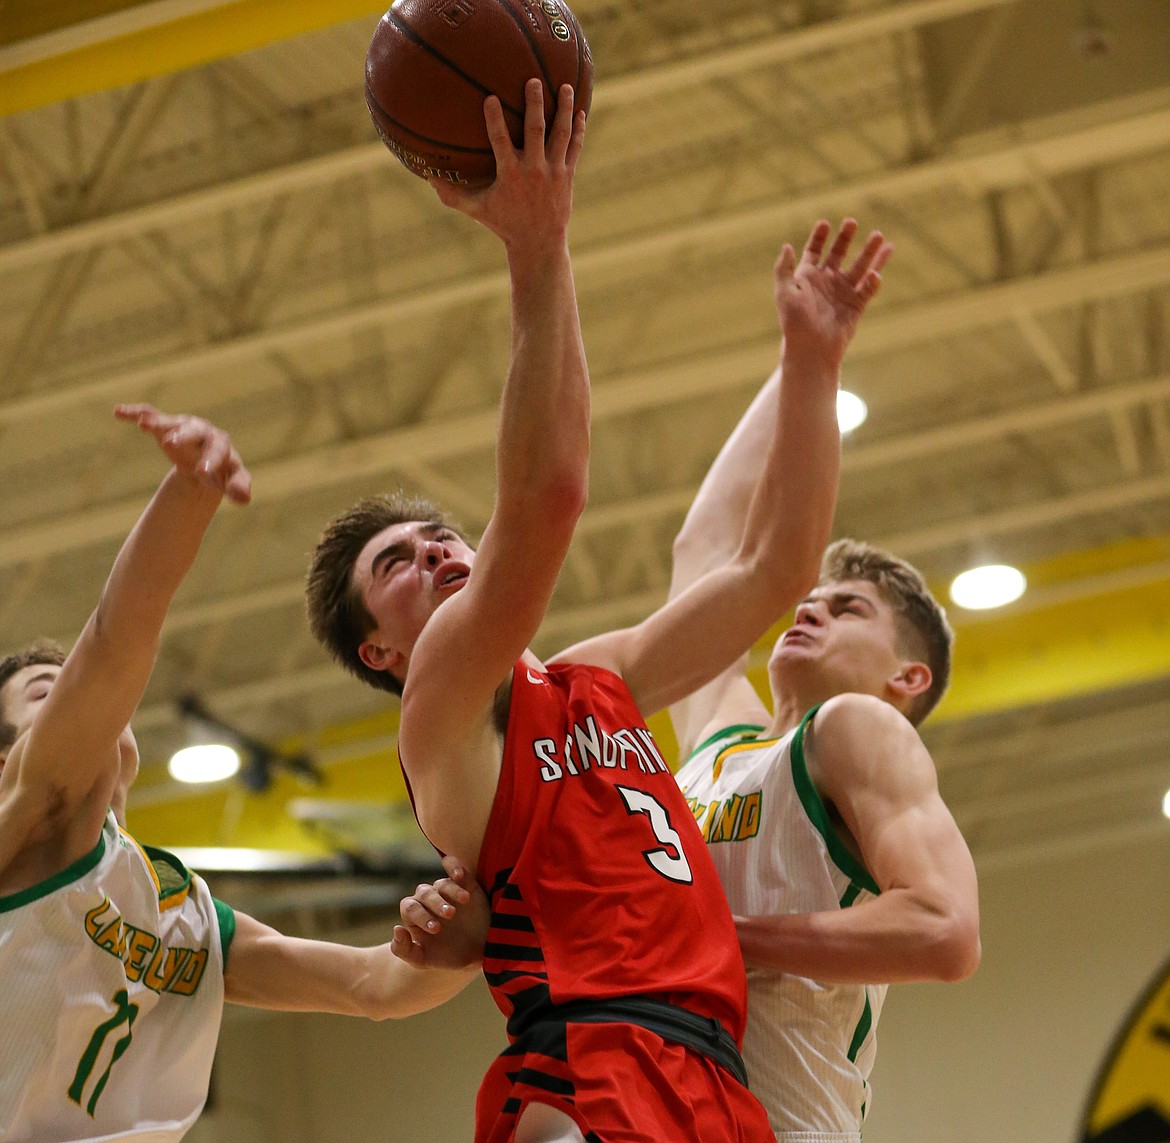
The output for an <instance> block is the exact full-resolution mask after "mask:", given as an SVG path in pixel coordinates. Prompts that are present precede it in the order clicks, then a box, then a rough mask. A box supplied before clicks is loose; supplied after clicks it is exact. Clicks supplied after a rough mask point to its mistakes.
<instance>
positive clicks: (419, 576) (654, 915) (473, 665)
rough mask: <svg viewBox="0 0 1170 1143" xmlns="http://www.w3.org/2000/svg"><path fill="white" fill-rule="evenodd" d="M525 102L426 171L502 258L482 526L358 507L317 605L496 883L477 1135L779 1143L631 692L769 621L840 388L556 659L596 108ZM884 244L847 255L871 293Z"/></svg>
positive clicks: (703, 889) (313, 611) (642, 697)
mask: <svg viewBox="0 0 1170 1143" xmlns="http://www.w3.org/2000/svg"><path fill="white" fill-rule="evenodd" d="M526 96H527V112H526V121H525V141H524V146H523V149H522V150H521V151H519V152H517V151H516V150H514V148H513V147H512V144H511V142H510V140H509V138H508V135H507V130H506V126H505V123H504V119H503V115H502V112H501V110H500V108H499V105H498V103H497V102H496V101H495V100H494V99H489V100H488V101H487V104H486V105H485V114H486V119H487V123H488V131H489V136H490V138H491V140H492V146H493V150H494V152H495V156H496V163H497V177H496V181H495V182H494V183H493V184H492V185H491V186H490V187H488V188H486V189H484V190H480V191H470V192H469V191H467V190H462V189H459V188H455V187H452V186H449V185H436V189H437V190H438V192H439V195H440V198H441V199H442V200H443V202H444V203H446V204H447V205H449V206H452V207H454V208H456V209H459V210H461V211H463V212H464V213H466V214H468V215H469V216H470V217H472V218H474V219H476V220H477V221H479V222H481V223H482V224H483V225H485V226H487V227H488V228H489V229H490V230H492V231H493V232H494V233H495V234H497V235H498V236H499V237H500V238H501V240H502V241H503V242H504V246H505V250H506V252H507V258H508V266H509V271H510V276H511V286H512V327H513V338H512V361H511V366H510V369H509V373H508V377H507V381H506V384H505V388H504V394H503V398H502V404H501V413H500V425H499V443H498V449H497V489H496V506H495V510H494V512H493V515H492V518H491V520H490V521H489V523H488V526H487V528H486V530H485V532H484V536H483V540H482V543H481V545H480V547H479V550H478V551H473V550H472V549H471V548H470V547H469V546H468V545H467V543H466V542H465V541H464V540H463V539H462V538H461V537H460V535H459V534H458V532H456V531H455V530H453V529H452V528H451V527H450V526H448V524H447V521H446V520H445V518H444V517H443V515H442V514H441V513H440V512H439V511H438V510H437V509H435V508H434V506H432V505H428V504H426V503H425V502H419V501H407V500H404V499H403V498H401V497H398V498H394V497H382V498H375V499H371V500H366V501H363V502H361V503H360V504H359V505H357V506H356V507H355V508H353V509H352V510H351V511H350V512H348V513H346V514H344V515H343V516H341V517H340V518H339V519H337V520H335V521H334V522H333V523H332V524H331V525H330V526H329V527H328V528H327V530H326V532H325V534H324V536H323V537H322V540H321V542H320V544H319V545H318V548H317V550H316V552H315V554H314V558H313V561H312V567H311V570H310V574H309V583H308V597H309V598H308V602H309V613H310V618H311V620H312V623H313V628H314V631H315V633H316V634H317V636H318V638H319V639H320V640H321V641H322V642H323V643H324V644H325V645H326V646H327V647H328V648H329V650H330V651H331V652H332V653H333V654H334V656H335V657H336V658H337V659H338V660H339V661H340V662H341V663H342V664H343V665H344V666H346V667H347V669H349V670H351V671H352V672H353V673H354V674H356V675H358V676H359V677H360V678H362V679H363V680H365V681H366V682H368V683H371V684H372V685H374V686H378V687H380V688H382V689H384V690H388V691H392V692H397V693H399V694H401V696H402V717H401V724H400V730H399V754H400V758H401V762H402V766H403V769H404V772H405V774H406V776H407V778H408V781H409V784H410V788H411V791H412V797H413V801H414V806H415V812H416V815H417V817H418V820H419V824H420V825H421V827H422V829H423V831H424V832H425V833H426V835H427V836H428V837H429V838H430V840H431V841H432V842H433V843H434V845H435V846H436V847H437V848H438V849H440V850H442V851H445V852H448V853H451V854H454V855H455V856H456V857H458V858H459V859H460V860H461V861H463V862H465V863H467V864H468V867H469V868H472V869H475V870H477V873H478V877H479V880H480V882H481V884H482V885H483V886H484V887H485V889H486V890H487V891H488V893H489V898H490V902H491V907H492V921H491V928H490V930H489V933H488V939H487V943H486V945H485V949H484V972H485V975H486V977H487V980H488V983H489V985H490V986H491V988H492V990H493V994H494V996H495V999H496V1002H497V1004H498V1005H499V1007H500V1008H501V1010H502V1011H503V1012H504V1014H505V1015H506V1016H507V1017H508V1033H509V1041H510V1046H509V1047H508V1049H506V1050H505V1052H504V1053H503V1054H502V1055H501V1056H500V1057H499V1059H498V1060H497V1061H496V1063H495V1064H494V1065H493V1067H492V1068H491V1070H490V1071H489V1073H488V1075H487V1077H486V1078H485V1080H484V1082H483V1084H482V1086H481V1088H480V1093H479V1098H478V1103H477V1116H476V1119H477V1127H476V1135H475V1138H476V1141H477V1143H505V1141H510V1140H516V1141H517V1143H561V1141H564V1143H570V1141H576V1143H581V1141H583V1140H605V1141H606V1143H635V1141H642V1143H649V1141H652V1140H653V1141H658V1143H677V1141H678V1140H686V1139H692V1140H699V1139H702V1140H720V1141H725V1140H727V1141H732V1140H742V1141H758V1143H764V1141H767V1140H771V1138H772V1136H771V1133H770V1130H769V1128H768V1123H767V1117H766V1115H765V1114H764V1113H763V1110H762V1108H761V1107H760V1105H759V1104H758V1103H757V1102H756V1100H755V1099H754V1097H753V1096H751V1095H750V1094H749V1093H748V1091H747V1089H746V1087H745V1086H744V1075H743V1071H742V1064H741V1061H740V1058H739V1053H738V1043H739V1041H740V1039H741V1037H742V1033H743V1025H744V1018H745V1017H744V1010H745V994H746V985H745V978H744V971H743V965H742V961H741V958H740V954H739V950H738V945H737V941H736V936H735V930H734V926H733V924H732V921H731V917H730V914H729V912H728V909H727V906H726V903H725V900H724V897H723V893H722V890H721V888H720V885H719V881H718V878H717V876H716V874H715V870H714V868H713V866H712V863H711V861H710V858H709V857H708V855H707V853H706V850H705V846H704V844H703V841H702V838H701V836H700V834H699V833H698V829H697V827H696V825H695V822H694V819H693V817H692V815H691V813H690V811H689V809H688V807H687V805H686V803H685V802H684V801H683V799H682V797H681V794H680V791H679V789H678V787H677V785H676V784H675V782H674V779H673V777H672V775H671V773H670V771H669V769H668V768H667V766H666V765H665V763H664V762H663V761H662V759H661V757H660V756H659V754H658V752H657V750H656V748H655V747H654V744H653V740H652V739H651V737H650V735H649V733H648V731H647V730H646V728H645V724H644V722H643V720H642V716H641V714H640V713H639V708H640V709H642V710H646V711H653V710H657V709H660V708H661V707H663V706H665V705H668V704H669V703H671V702H673V701H675V700H676V699H677V698H681V697H682V696H684V695H686V694H688V693H689V692H691V691H692V690H694V689H695V688H696V687H697V686H699V685H701V684H702V683H704V682H706V681H707V680H708V679H710V678H712V677H713V676H714V675H715V674H717V673H718V672H719V671H720V670H722V669H724V668H725V667H726V666H728V665H729V664H730V663H731V662H733V661H734V660H735V659H736V658H737V657H738V656H739V654H740V653H742V652H743V651H744V650H745V649H746V648H748V647H749V646H751V645H752V644H753V643H754V642H755V640H756V639H757V638H758V637H759V636H760V635H761V634H762V633H763V631H764V630H765V628H766V627H767V620H761V618H760V617H761V616H762V615H766V616H767V617H769V618H770V617H771V616H773V615H775V614H778V613H780V612H782V611H783V610H784V607H785V606H786V605H787V604H789V603H791V602H793V601H795V599H797V598H798V597H799V596H800V594H802V593H803V591H805V590H806V589H807V588H808V587H809V586H811V584H812V583H813V582H814V580H815V577H816V572H817V566H818V559H819V555H820V551H821V549H822V548H823V546H824V543H825V541H826V540H827V537H828V529H829V522H830V519H831V515H832V509H833V504H834V500H835V495H836V483H837V471H838V463H839V438H838V432H837V426H836V417H835V399H836V388H835V383H834V384H833V385H832V386H814V387H812V388H810V389H808V390H805V389H802V388H801V387H799V386H796V385H793V386H792V387H791V389H788V390H786V395H785V401H784V403H783V405H782V408H781V409H780V411H779V417H780V418H781V420H782V422H783V425H782V428H781V429H779V430H778V432H777V439H778V441H779V442H780V443H779V445H778V447H783V448H784V449H785V451H786V452H787V454H788V458H789V462H790V463H792V464H793V466H794V468H796V469H797V473H798V474H797V475H796V476H794V478H793V479H792V480H791V481H789V482H786V484H785V487H783V488H777V489H773V488H765V487H764V486H761V495H760V497H759V500H758V503H755V504H753V506H752V510H751V514H750V517H749V526H748V527H747V529H746V531H745V537H746V538H745V540H744V543H743V545H742V546H741V548H740V549H739V551H738V552H737V553H736V554H735V556H734V557H733V558H732V559H731V560H730V561H728V563H727V564H726V565H725V566H723V567H721V568H719V569H717V570H715V571H712V572H711V573H710V574H709V575H707V576H704V577H703V578H702V579H701V580H700V581H698V582H697V583H695V585H694V586H693V587H692V589H691V590H690V591H688V592H687V593H684V594H683V595H682V596H680V597H679V598H678V599H676V600H674V601H672V602H671V604H670V605H669V606H668V607H665V608H663V609H662V610H660V611H659V612H657V613H655V614H654V615H652V616H651V617H650V618H649V619H647V620H646V621H645V622H644V623H642V624H639V625H638V626H637V627H634V628H630V629H628V630H624V631H619V632H614V633H611V634H610V635H607V636H602V637H599V638H598V639H595V640H591V641H589V642H588V643H586V644H583V645H581V646H580V647H578V648H576V649H574V650H573V651H571V652H568V653H566V654H565V655H563V656H560V657H558V659H557V660H556V661H555V662H551V663H549V664H548V665H545V664H543V663H541V662H540V661H539V660H538V659H537V658H536V657H535V656H534V655H533V654H532V653H531V652H530V651H529V650H528V649H527V648H528V643H529V641H530V640H531V639H532V637H533V636H534V635H535V633H536V631H537V628H538V627H539V624H540V622H541V620H542V618H543V616H544V613H545V609H546V607H547V605H548V602H549V599H550V597H551V594H552V590H553V586H554V584H555V581H556V577H557V574H558V572H559V569H560V566H561V563H562V561H563V560H564V558H565V554H566V552H567V550H568V546H569V542H570V540H571V538H572V533H573V528H574V526H575V523H576V520H577V517H578V516H579V515H580V513H581V511H582V509H583V507H584V503H585V498H586V480H587V468H588V444H589V410H588V395H589V382H588V373H587V369H586V364H585V355H584V349H583V346H582V341H581V334H580V327H579V322H578V316H577V307H576V298H575V293H574V288H573V279H572V270H571V265H570V260H569V254H568V245H567V228H568V222H569V215H570V206H571V189H572V179H573V172H574V168H575V165H576V161H577V157H578V155H579V154H580V151H581V146H582V142H583V137H584V119H583V117H580V116H578V117H577V118H576V119H574V117H573V113H572V92H571V90H570V89H568V88H564V89H562V90H561V92H560V93H559V101H558V103H559V105H558V110H557V114H556V119H555V122H554V124H553V129H552V131H551V133H550V135H549V138H548V140H547V142H546V141H545V132H544V117H543V105H542V99H541V89H540V84H539V83H538V82H535V81H532V82H530V84H529V86H528V90H527V92H526ZM847 245H848V243H847V241H845V242H841V241H838V242H837V243H835V244H834V245H833V247H832V250H831V251H830V254H829V258H830V259H832V260H835V262H837V263H839V262H840V260H841V258H842V257H843V256H844V253H845V247H846V246H847ZM880 247H881V243H880V241H879V242H878V243H877V244H876V245H875V244H874V243H868V244H867V245H866V248H865V251H864V252H863V254H862V255H861V257H860V258H859V259H858V261H857V263H856V264H855V265H854V266H853V267H852V268H851V269H850V270H849V271H848V272H847V275H846V276H847V277H848V279H849V281H850V283H851V286H852V288H853V289H854V290H855V291H856V293H857V295H858V298H859V305H860V306H864V303H865V301H866V300H868V298H869V297H870V296H872V294H873V292H874V291H875V290H876V288H877V284H878V280H879V279H878V275H877V270H876V267H875V259H877V258H878V256H879V249H880ZM790 262H791V260H790ZM791 272H792V271H791V265H790V264H789V266H788V270H787V274H788V277H789V278H791ZM778 273H779V271H778ZM796 458H799V463H798V462H797V459H796Z"/></svg>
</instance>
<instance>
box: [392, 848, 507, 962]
mask: <svg viewBox="0 0 1170 1143" xmlns="http://www.w3.org/2000/svg"><path fill="white" fill-rule="evenodd" d="M443 868H444V870H446V872H447V876H446V877H443V878H440V880H438V881H436V882H435V883H434V884H433V885H420V886H419V887H418V888H417V889H416V890H415V891H414V894H413V895H412V896H410V897H404V898H403V900H402V902H401V904H400V905H399V911H400V912H401V914H402V921H403V923H402V924H401V925H395V926H394V937H393V939H392V940H391V941H390V949H391V951H392V952H393V953H394V955H395V956H396V957H398V958H399V960H404V961H406V962H407V963H408V964H412V965H414V966H415V967H416V968H466V967H468V966H469V965H473V964H478V963H479V962H480V961H481V960H482V959H483V943H484V940H485V939H486V937H487V930H488V921H489V919H490V910H489V908H488V902H487V897H486V896H485V895H484V891H483V890H482V889H481V888H480V887H479V883H478V882H477V881H476V880H475V878H474V877H473V876H472V875H471V874H470V873H468V872H467V870H466V869H464V868H463V866H462V865H461V864H460V862H458V861H457V860H456V859H455V858H453V857H451V856H447V857H444V858H443Z"/></svg>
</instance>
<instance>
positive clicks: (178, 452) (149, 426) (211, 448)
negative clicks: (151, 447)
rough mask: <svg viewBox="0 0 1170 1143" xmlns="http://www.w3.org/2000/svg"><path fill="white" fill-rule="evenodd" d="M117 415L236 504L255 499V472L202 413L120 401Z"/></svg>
mask: <svg viewBox="0 0 1170 1143" xmlns="http://www.w3.org/2000/svg"><path fill="white" fill-rule="evenodd" d="M114 416H115V417H117V418H118V420H120V421H133V422H135V423H137V425H138V427H139V428H140V429H142V431H143V432H147V433H150V435H151V436H153V437H154V439H155V440H156V441H158V443H159V446H160V447H161V448H162V450H163V452H164V453H166V455H167V459H168V460H170V461H171V463H172V464H173V465H174V466H175V468H176V469H177V470H178V471H179V472H181V473H184V474H185V475H187V476H189V477H191V478H192V479H193V480H197V481H199V482H200V483H201V484H205V485H207V486H208V487H209V488H213V489H215V490H216V491H217V492H219V493H220V494H221V495H224V496H226V497H227V498H228V499H229V500H231V501H233V502H234V503H236V504H247V503H248V501H249V500H251V499H252V475H251V473H250V472H248V470H247V468H245V467H244V462H243V461H242V460H241V459H240V454H239V453H238V452H236V450H235V448H234V447H233V446H232V440H231V437H229V436H228V434H227V433H226V432H224V430H223V429H220V428H217V427H216V426H215V425H213V424H212V423H211V422H210V421H206V420H204V419H203V418H202V417H194V416H190V415H188V414H186V413H179V414H171V413H162V412H159V410H158V409H156V408H155V407H154V406H153V405H147V404H143V403H139V404H132V405H118V406H117V407H116V408H115V409H114Z"/></svg>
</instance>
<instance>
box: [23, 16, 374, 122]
mask: <svg viewBox="0 0 1170 1143" xmlns="http://www.w3.org/2000/svg"><path fill="white" fill-rule="evenodd" d="M192 6H194V7H199V8H200V9H201V10H199V11H196V12H192V13H190V14H187V15H180V16H178V17H177V18H168V19H162V20H160V21H159V22H150V19H149V18H150V16H151V14H152V12H153V13H159V14H163V15H166V14H169V13H172V12H174V11H176V10H178V11H181V10H182V8H183V7H184V5H182V4H178V5H176V4H173V3H171V4H168V3H153V4H152V3H145V4H142V3H140V4H130V3H125V2H121V3H119V2H118V0H110V2H109V4H108V5H107V7H106V11H105V13H104V14H103V15H102V16H101V17H99V18H96V19H90V20H88V21H87V22H86V23H84V24H80V25H74V26H73V27H72V28H70V29H66V30H64V31H61V30H54V31H46V32H45V34H44V35H42V36H41V37H37V38H34V39H31V40H27V39H26V40H19V41H17V42H16V43H13V44H10V45H8V47H6V48H5V49H3V50H2V51H0V115H12V114H14V113H15V112H18V111H27V110H29V109H31V108H34V107H43V106H45V105H46V104H50V103H59V102H61V101H62V100H65V99H73V98H75V97H77V96H80V95H88V94H90V93H92V92H95V91H106V90H109V89H111V88H116V87H123V86H125V85H127V84H132V83H140V82H142V81H143V80H146V79H151V78H153V77H154V76H159V75H168V74H170V73H172V72H177V71H183V70H185V69H187V68H191V67H197V66H198V65H200V64H205V63H209V62H210V61H212V60H218V59H223V58H225V57H227V56H233V55H236V54H238V53H239V52H245V51H249V50H250V49H252V48H258V47H262V46H263V45H265V44H269V43H272V42H274V41H276V40H283V39H289V38H291V37H293V36H299V35H301V34H302V33H305V32H312V31H316V30H317V29H319V28H324V27H328V26H329V25H332V24H340V23H342V22H344V21H346V20H355V19H358V18H360V17H362V16H371V17H373V16H376V15H378V13H379V12H380V11H381V10H382V9H381V7H380V5H379V2H378V0H238V2H237V3H234V4H221V5H218V6H216V7H213V8H209V9H206V10H204V6H203V5H200V4H193V5H187V7H192ZM0 7H2V5H0ZM86 7H87V6H86V5H81V6H79V9H80V8H86ZM79 14H83V13H81V12H80V11H79ZM144 21H145V22H146V25H147V26H145V27H136V28H135V29H134V30H132V31H129V32H126V33H122V32H121V31H120V29H122V28H125V27H126V26H127V24H128V23H129V24H131V25H133V24H135V23H141V22H144ZM42 26H43V27H44V25H42ZM50 27H51V26H50ZM371 27H372V25H371ZM87 30H88V34H87ZM66 32H69V33H71V35H66ZM78 38H82V39H86V40H88V41H89V42H85V43H83V44H81V45H80V46H74V47H69V48H67V50H63V51H57V50H53V45H55V44H62V45H68V44H70V43H73V42H74V41H75V40H77V39H78ZM38 39H40V40H41V41H42V42H43V43H44V44H45V45H46V49H47V51H48V54H47V55H45V56H44V58H34V59H32V60H31V61H30V62H16V63H15V64H12V65H10V66H5V64H4V60H5V59H7V60H9V61H20V60H22V59H24V58H26V57H27V56H29V55H30V54H31V55H34V56H39V52H38V43H37V40H38ZM361 66H362V61H361V60H357V61H355V63H354V67H355V68H356V69H357V74H358V75H360V71H361Z"/></svg>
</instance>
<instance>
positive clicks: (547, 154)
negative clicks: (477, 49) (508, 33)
mask: <svg viewBox="0 0 1170 1143" xmlns="http://www.w3.org/2000/svg"><path fill="white" fill-rule="evenodd" d="M483 112H484V121H485V122H486V124H487V133H488V139H489V140H490V142H491V145H492V153H493V154H494V155H495V158H496V177H495V179H494V181H493V182H491V183H490V184H488V185H487V186H486V187H465V186H457V185H456V184H455V183H451V182H448V181H447V180H446V179H440V178H432V179H430V180H429V182H430V184H431V186H433V187H434V188H435V192H436V193H437V194H438V196H439V199H440V200H441V201H442V202H443V203H444V205H446V206H449V207H452V208H453V209H455V210H459V211H462V212H463V213H464V214H466V215H468V216H469V217H471V218H473V219H475V221H476V222H480V223H482V224H483V225H484V226H486V227H487V228H488V229H489V230H490V231H492V233H494V234H497V235H498V236H499V237H500V238H502V239H503V240H504V243H505V245H506V246H507V247H508V248H509V250H513V249H518V248H524V247H528V246H534V247H540V246H542V245H547V244H548V243H549V242H550V241H551V242H560V243H563V240H564V234H565V232H566V230H567V228H568V224H569V214H570V212H571V211H572V205H573V174H574V172H575V170H576V168H577V159H578V158H579V157H580V155H581V148H582V146H583V144H584V141H585V112H584V111H578V112H576V113H574V111H573V88H572V87H571V86H570V85H569V84H564V85H563V86H562V87H561V89H560V90H559V91H558V93H557V110H556V117H555V118H554V119H553V125H552V130H551V131H550V132H549V134H548V138H547V140H546V139H545V121H544V87H543V85H542V84H541V81H540V80H539V79H530V80H528V82H527V83H526V84H525V85H524V145H523V147H522V148H520V149H519V150H517V148H516V147H515V146H514V145H513V143H512V138H511V136H510V135H509V134H508V125H507V122H506V121H505V119H504V109H503V107H502V106H501V104H500V101H499V99H498V98H497V97H496V96H494V95H490V96H488V98H487V99H486V100H485V101H484V105H483Z"/></svg>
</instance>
